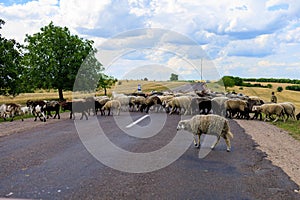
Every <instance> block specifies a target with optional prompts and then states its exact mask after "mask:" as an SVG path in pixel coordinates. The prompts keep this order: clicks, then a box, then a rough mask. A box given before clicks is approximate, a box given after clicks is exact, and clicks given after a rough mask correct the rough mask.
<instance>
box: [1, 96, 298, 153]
mask: <svg viewBox="0 0 300 200" xmlns="http://www.w3.org/2000/svg"><path fill="white" fill-rule="evenodd" d="M295 108H296V107H295V105H294V104H293V103H291V102H284V103H266V102H264V101H263V100H262V99H261V98H259V97H257V96H245V95H243V94H231V93H228V94H222V93H204V92H202V93H195V92H189V93H153V94H150V95H145V94H143V93H135V94H131V95H128V94H116V93H113V94H112V97H111V98H110V97H107V96H97V97H88V98H84V99H74V100H72V101H64V102H57V101H30V100H28V101H27V103H26V106H21V105H19V104H15V103H10V104H2V105H1V106H0V117H1V118H4V119H6V118H8V117H10V118H11V121H12V120H13V119H14V116H16V115H20V116H23V115H24V114H26V113H29V112H30V113H32V114H33V115H34V117H35V121H36V120H37V118H38V117H39V118H40V120H41V121H44V122H45V121H46V118H49V117H52V115H51V112H53V111H55V115H54V118H55V117H56V116H58V119H59V118H60V115H59V112H60V109H62V110H64V111H65V110H70V111H71V112H70V119H72V118H73V119H75V114H74V113H81V118H80V119H82V118H83V117H85V118H86V120H87V119H88V115H90V114H91V113H93V114H94V115H97V113H98V112H100V113H101V115H110V114H111V113H113V115H120V112H121V111H126V112H128V111H129V112H146V113H148V112H149V110H150V109H152V110H151V112H167V113H168V114H169V115H172V114H180V115H192V117H191V119H189V120H182V121H180V122H179V123H178V125H177V130H182V129H183V130H186V131H188V132H191V133H193V134H194V144H195V146H196V147H198V148H199V147H200V136H201V134H203V133H204V134H215V135H216V136H217V142H216V143H215V144H214V145H213V146H212V147H211V148H214V147H215V146H216V144H217V143H218V142H219V139H220V137H223V138H224V139H225V142H226V145H227V151H230V138H232V137H233V135H232V133H231V132H230V128H229V123H228V120H227V119H226V118H238V119H247V120H248V119H250V118H251V119H258V118H259V119H260V120H262V113H263V114H264V117H265V119H264V120H265V121H266V120H271V119H272V120H273V121H274V122H276V121H277V120H279V119H280V118H281V119H282V120H283V121H284V122H285V121H286V120H287V119H288V118H289V117H291V118H292V119H294V120H296V119H297V120H299V118H300V113H298V114H297V115H296V114H295V110H296V109H295ZM250 114H251V115H252V117H251V116H250ZM274 116H275V118H273V117H274ZM21 118H22V121H23V117H21ZM197 137H198V141H197V140H196V138H197Z"/></svg>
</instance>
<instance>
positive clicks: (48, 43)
mask: <svg viewBox="0 0 300 200" xmlns="http://www.w3.org/2000/svg"><path fill="white" fill-rule="evenodd" d="M25 42H27V43H28V45H27V46H26V50H27V53H26V54H25V55H24V62H25V64H26V66H27V69H28V70H27V72H28V74H27V77H28V82H30V83H31V84H32V87H34V88H44V89H52V88H53V89H58V91H59V98H60V99H61V100H62V99H63V90H73V86H74V83H75V84H76V87H74V88H76V90H93V89H96V86H97V82H98V79H99V75H100V74H101V71H102V70H103V68H102V65H101V63H99V62H98V61H97V59H96V58H95V53H96V50H95V49H94V48H93V47H92V45H93V41H91V40H84V39H82V38H79V37H78V36H77V35H71V33H70V31H69V30H68V28H67V27H64V28H63V27H59V26H54V24H53V22H51V23H50V24H49V25H48V26H45V27H43V28H41V29H40V32H38V33H35V34H33V35H26V39H25ZM75 80H76V82H75Z"/></svg>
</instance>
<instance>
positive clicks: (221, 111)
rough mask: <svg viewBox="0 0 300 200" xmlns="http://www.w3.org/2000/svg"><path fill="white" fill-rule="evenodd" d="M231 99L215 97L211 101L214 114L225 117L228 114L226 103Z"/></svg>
mask: <svg viewBox="0 0 300 200" xmlns="http://www.w3.org/2000/svg"><path fill="white" fill-rule="evenodd" d="M228 99H229V98H227V97H223V96H221V97H214V98H213V99H212V100H211V107H212V110H213V113H214V114H218V115H222V116H225V114H226V110H225V102H226V101H227V100H228Z"/></svg>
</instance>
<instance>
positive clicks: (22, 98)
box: [0, 80, 187, 105]
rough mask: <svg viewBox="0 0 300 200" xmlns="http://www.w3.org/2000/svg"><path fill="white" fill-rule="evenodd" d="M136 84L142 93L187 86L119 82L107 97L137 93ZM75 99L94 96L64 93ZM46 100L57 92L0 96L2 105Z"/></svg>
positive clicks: (167, 82)
mask: <svg viewBox="0 0 300 200" xmlns="http://www.w3.org/2000/svg"><path fill="white" fill-rule="evenodd" d="M138 84H140V85H141V87H142V91H143V92H150V91H152V90H155V91H166V90H169V89H172V88H176V87H178V86H181V85H184V84H187V83H186V82H180V81H178V82H171V81H170V82H169V81H135V80H130V81H126V80H121V81H119V82H118V83H117V84H116V85H115V86H114V87H112V88H111V89H108V90H107V93H108V96H111V93H112V91H115V92H117V93H133V92H137V87H138ZM73 95H74V96H75V98H82V97H86V96H91V95H94V94H90V93H74V94H73V93H72V91H64V98H65V99H72V96H73ZM96 95H97V96H99V95H104V90H103V89H101V90H99V91H97V92H96ZM29 99H31V100H45V99H46V100H47V99H49V100H50V99H58V92H57V91H56V90H50V91H46V90H38V91H36V92H35V93H23V94H20V95H18V96H16V97H8V96H0V104H2V103H19V104H23V105H24V104H25V102H26V101H27V100H29Z"/></svg>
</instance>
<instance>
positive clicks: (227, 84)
mask: <svg viewBox="0 0 300 200" xmlns="http://www.w3.org/2000/svg"><path fill="white" fill-rule="evenodd" d="M220 82H223V84H224V87H225V89H227V87H233V86H234V85H235V82H234V79H233V78H232V77H231V76H223V77H222V79H221V80H220Z"/></svg>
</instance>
